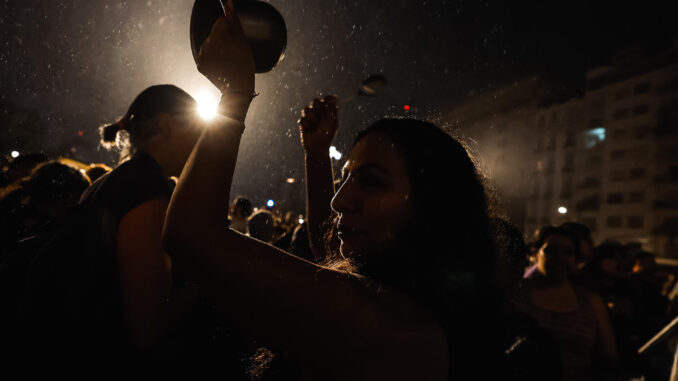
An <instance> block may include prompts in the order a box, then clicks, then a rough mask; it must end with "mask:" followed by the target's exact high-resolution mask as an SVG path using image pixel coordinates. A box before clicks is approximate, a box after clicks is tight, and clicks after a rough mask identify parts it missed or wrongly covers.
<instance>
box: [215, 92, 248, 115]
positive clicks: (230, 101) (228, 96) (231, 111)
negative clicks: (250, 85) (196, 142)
mask: <svg viewBox="0 0 678 381" xmlns="http://www.w3.org/2000/svg"><path fill="white" fill-rule="evenodd" d="M254 96H255V94H245V93H235V92H231V93H223V94H222V95H221V101H220V102H219V107H218V111H219V113H220V114H221V115H224V116H227V117H229V118H233V119H236V120H239V121H241V122H244V121H245V118H246V117H247V111H248V110H249V107H250V103H252V99H253V98H254Z"/></svg>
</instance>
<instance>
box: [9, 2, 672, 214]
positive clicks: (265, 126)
mask: <svg viewBox="0 0 678 381" xmlns="http://www.w3.org/2000/svg"><path fill="white" fill-rule="evenodd" d="M270 3H271V4H273V5H274V6H275V7H276V8H277V9H278V10H279V11H280V12H281V13H282V15H283V16H284V17H285V20H286V22H287V28H288V48H287V52H286V57H285V59H284V60H283V61H282V62H281V63H280V64H279V65H278V66H277V67H276V68H275V69H274V70H273V71H272V72H270V73H267V74H263V75H258V76H257V91H259V92H260V93H261V95H260V96H259V97H257V98H256V100H255V102H254V103H253V106H252V108H251V112H250V116H249V119H248V129H247V131H246V133H245V136H244V140H243V145H242V149H241V156H240V158H239V163H238V167H237V169H236V178H235V182H234V191H233V195H235V194H237V193H242V194H246V195H248V196H250V197H251V198H252V199H253V201H254V202H255V204H261V203H263V202H264V201H265V200H266V199H267V198H268V197H273V196H276V197H277V198H279V199H280V201H281V202H282V204H283V206H284V207H290V208H295V209H298V210H300V208H302V207H303V197H302V196H303V192H302V189H303V183H302V182H301V181H297V182H296V183H295V184H293V185H290V184H287V183H286V182H285V179H286V178H287V177H295V178H297V179H301V178H302V173H303V172H302V169H303V156H302V152H301V148H300V145H299V142H298V132H297V127H296V120H297V119H298V115H299V110H300V109H301V108H302V107H303V106H304V105H305V104H306V103H307V102H308V101H309V100H310V99H311V98H312V97H314V96H317V95H320V94H322V93H336V94H339V95H340V96H342V97H344V98H346V97H349V96H351V95H353V94H354V93H355V91H356V90H357V87H358V85H359V83H360V82H361V81H362V80H363V79H365V78H366V77H367V76H368V75H370V74H373V73H381V74H383V75H385V76H386V77H387V78H388V80H389V86H388V88H387V89H386V91H384V93H383V94H381V95H380V96H379V97H377V98H374V99H367V98H364V97H360V98H356V99H354V100H353V101H351V102H349V103H348V104H344V105H343V107H342V110H341V131H340V133H339V136H338V138H337V141H336V145H337V147H338V148H339V150H340V151H341V152H343V153H345V152H346V151H347V150H348V149H349V148H350V140H351V137H352V136H353V134H354V133H355V132H356V131H358V130H359V129H360V128H362V127H363V126H365V125H366V124H367V123H369V122H371V121H374V120H375V119H378V118H380V117H383V116H386V115H411V116H416V117H422V118H438V117H440V116H441V115H445V114H446V112H447V111H449V110H451V109H452V108H453V107H454V105H455V104H457V103H459V102H462V101H467V100H468V99H472V97H473V96H474V95H479V94H482V93H484V92H487V91H490V90H492V89H493V88H496V87H498V86H501V85H502V84H506V83H510V82H511V81H515V80H517V79H519V78H521V77H523V76H525V75H529V74H533V73H539V74H541V75H544V76H546V77H549V78H552V79H554V80H556V81H559V82H560V83H562V87H563V90H564V92H565V93H569V94H571V95H576V94H578V93H581V92H582V91H583V84H584V71H585V69H587V68H591V67H595V66H598V65H602V64H605V63H606V62H608V61H609V60H610V58H611V56H612V55H613V54H614V53H615V52H617V51H619V50H620V49H624V48H627V47H630V46H634V45H638V44H640V45H643V46H644V47H645V48H646V49H650V50H651V49H654V48H658V47H660V46H664V45H666V44H667V43H669V42H670V41H671V40H672V38H674V37H675V36H676V33H675V32H676V27H675V24H676V20H675V12H673V11H672V6H671V3H672V2H669V1H666V2H612V1H602V2H601V1H598V2H595V1H571V2H563V1H553V2H549V1H521V2H515V1H500V0H491V1H476V0H455V1H445V0H431V1H408V0H389V1H386V0H383V1H382V0H380V1H375V0H373V1H337V0H321V1H318V0H271V1H270ZM191 7H192V1H190V0H185V1H180V0H175V1H158V0H148V1H146V0H134V1H131V0H130V1H105V0H71V1H37V0H27V1H18V0H4V1H2V2H0V47H1V49H0V107H1V108H0V151H1V153H3V154H5V155H8V154H9V153H10V152H11V151H12V150H18V151H20V152H22V153H28V152H33V151H43V152H45V153H47V154H50V155H68V156H71V157H74V158H76V159H80V160H83V161H85V162H93V161H103V162H106V163H108V164H114V163H115V161H116V158H117V156H116V155H115V154H112V153H108V152H105V151H104V150H103V149H102V148H100V147H99V145H98V134H97V128H98V126H100V125H102V124H104V123H107V122H112V121H114V120H115V119H116V118H117V117H119V116H120V115H122V114H123V113H124V112H125V110H126V108H127V106H128V105H129V103H130V102H131V100H132V99H133V98H134V96H135V95H136V94H137V93H139V92H140V91H141V90H143V89H144V88H145V87H147V86H149V85H152V84H157V83H173V84H176V85H178V86H180V87H182V88H184V89H185V90H187V91H188V92H189V93H191V94H193V95H196V94H198V93H201V92H209V93H211V94H212V95H214V96H217V92H216V90H215V89H214V88H213V87H211V86H210V84H209V83H208V82H207V81H206V80H205V79H203V78H202V77H201V76H200V74H199V73H198V72H197V71H196V70H195V67H194V63H193V60H192V57H191V52H190V42H189V38H188V25H189V18H190V11H191ZM405 104H407V105H410V106H411V109H410V110H409V111H405V110H404V109H403V106H404V105H405ZM448 122H453V121H448ZM461 127H462V128H463V126H461Z"/></svg>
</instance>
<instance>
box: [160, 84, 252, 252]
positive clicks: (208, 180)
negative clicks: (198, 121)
mask: <svg viewBox="0 0 678 381" xmlns="http://www.w3.org/2000/svg"><path fill="white" fill-rule="evenodd" d="M248 106H249V99H239V98H237V97H235V98H234V99H224V100H222V103H221V104H220V111H221V112H222V114H224V115H218V116H217V117H216V118H215V119H214V120H213V121H212V123H210V124H209V125H207V126H206V127H205V130H204V131H203V133H202V135H201V137H200V139H199V140H198V143H197V144H196V146H195V148H194V149H193V152H192V153H191V156H190V158H189V159H188V161H187V163H186V165H185V167H184V170H183V171H182V173H181V177H180V179H179V182H178V184H177V187H176V189H175V191H174V193H173V195H172V199H171V201H170V205H169V208H168V212H167V219H166V222H165V237H164V238H165V242H166V243H167V240H168V239H170V240H173V239H184V238H189V237H190V236H192V233H194V232H196V231H199V230H201V229H204V228H205V227H207V226H223V224H224V216H225V215H226V214H227V213H228V201H229V199H230V197H229V193H230V188H231V183H232V179H233V172H234V170H235V164H236V160H237V156H238V149H239V146H240V138H241V134H242V131H243V129H244V124H243V121H244V118H245V114H246V113H247V107H248ZM189 239H190V238H189Z"/></svg>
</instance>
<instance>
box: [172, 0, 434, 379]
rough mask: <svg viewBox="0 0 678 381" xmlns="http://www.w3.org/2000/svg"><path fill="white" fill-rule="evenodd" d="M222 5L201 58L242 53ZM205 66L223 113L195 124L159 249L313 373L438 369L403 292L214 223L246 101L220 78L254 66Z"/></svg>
mask: <svg viewBox="0 0 678 381" xmlns="http://www.w3.org/2000/svg"><path fill="white" fill-rule="evenodd" d="M228 9H229V12H230V16H229V18H228V25H229V28H227V27H226V23H225V22H224V21H223V20H220V21H219V22H218V23H217V25H216V26H215V28H214V29H213V31H212V35H211V37H210V38H211V39H212V40H211V41H210V39H208V42H207V46H203V49H204V52H202V53H205V54H206V57H205V58H206V59H213V58H214V56H213V55H212V54H214V55H217V54H219V53H221V54H223V55H222V56H218V57H217V58H218V59H226V58H227V59H228V60H233V59H242V60H244V61H246V60H247V58H248V57H246V56H247V54H249V50H248V49H247V48H246V44H245V43H244V38H242V34H241V33H242V30H241V29H240V27H239V24H238V22H237V18H236V17H235V16H234V14H233V13H232V4H230V1H229V7H228ZM229 29H230V34H228V33H226V32H227V30H229ZM234 30H235V32H234ZM219 33H222V34H220V35H218V34H219ZM217 35H218V36H217ZM213 37H214V38H213ZM220 40H226V41H220ZM233 40H235V41H233ZM243 44H244V46H243ZM232 50H236V51H235V52H233V51H232ZM215 51H216V52H215ZM202 53H201V55H202ZM249 59H251V56H249ZM250 63H251V61H250ZM206 67H212V65H211V64H209V65H201V66H200V68H201V71H202V72H203V74H205V75H206V76H207V77H208V78H210V79H211V80H212V82H213V83H215V84H217V86H219V84H221V83H222V82H219V80H218V79H219V78H226V80H225V85H223V87H220V89H221V90H222V92H223V93H224V96H223V100H222V103H223V106H224V108H223V109H222V110H224V113H225V114H226V116H225V117H221V118H218V119H217V121H215V122H214V123H213V125H211V126H208V127H207V128H206V129H205V131H204V132H203V135H202V136H201V138H200V140H199V142H198V144H197V145H196V148H195V149H194V151H193V153H192V154H191V157H190V158H189V161H188V163H187V165H186V167H185V168H184V171H183V173H182V175H181V178H180V180H179V184H178V186H177V188H176V190H175V192H174V194H173V196H172V200H171V202H170V207H169V211H168V216H167V219H166V225H165V231H164V243H165V248H166V250H167V251H168V253H170V255H172V256H173V258H174V259H175V260H176V263H177V264H178V265H180V266H182V267H183V269H184V271H185V272H188V273H189V274H190V275H192V278H193V279H194V280H195V281H197V282H198V283H199V284H200V285H201V286H202V287H203V289H204V291H205V292H206V293H207V294H208V296H210V297H211V298H212V300H213V301H214V302H215V303H217V304H218V305H219V306H220V307H221V309H222V310H223V311H225V312H226V313H228V314H229V315H230V316H231V318H232V319H233V320H234V321H235V322H236V323H238V324H239V325H240V326H241V327H243V328H244V329H247V330H250V331H251V332H252V333H254V334H255V335H257V336H258V337H260V338H261V339H262V340H263V341H264V342H265V343H267V345H270V346H271V347H272V349H274V350H275V349H278V348H280V349H284V350H286V351H288V352H289V353H290V354H291V355H292V356H294V357H295V358H297V359H298V360H300V361H301V362H302V363H303V364H304V365H306V366H307V367H308V368H309V369H310V370H311V371H313V372H315V373H316V374H320V375H322V376H321V377H323V378H334V379H413V378H417V379H439V378H443V377H445V375H446V372H447V349H446V348H447V347H446V341H445V337H444V334H443V333H442V329H441V328H440V325H439V324H437V322H436V320H435V319H434V318H433V317H432V316H431V315H430V314H429V313H427V312H426V311H425V310H423V309H421V308H420V307H418V306H417V305H416V303H413V302H412V301H411V300H410V299H409V298H406V297H403V296H401V295H399V294H397V293H394V292H390V291H387V290H383V289H381V288H378V287H370V286H369V285H368V284H367V283H366V282H365V281H364V280H363V279H361V278H359V277H356V276H353V275H350V274H346V273H340V272H336V271H332V270H329V269H326V268H323V267H320V266H317V265H315V264H313V263H311V262H307V261H304V260H302V259H299V258H297V257H294V256H292V255H289V254H287V253H285V252H282V251H280V250H278V249H276V248H274V247H272V246H269V245H266V244H264V243H262V242H260V241H257V240H254V239H251V238H249V237H246V236H243V235H240V234H238V233H237V232H234V231H232V230H230V229H227V228H225V227H224V224H223V218H222V217H223V215H224V214H225V213H226V211H227V209H228V201H227V200H229V190H230V186H231V179H232V176H233V171H234V168H235V162H236V157H237V153H238V147H239V144H240V135H241V131H242V129H243V128H244V125H243V123H242V121H243V120H244V115H245V114H246V111H247V107H248V105H249V98H247V97H242V96H237V95H236V96H233V97H229V96H228V93H229V91H232V90H233V89H235V90H237V91H232V92H233V93H237V94H247V92H248V91H249V90H250V89H247V88H238V87H236V86H240V85H241V84H239V82H235V81H234V82H229V78H233V77H239V78H242V77H243V76H251V77H252V78H253V76H254V72H253V69H252V67H250V66H249V65H243V64H231V65H230V66H229V67H220V68H219V69H218V70H215V71H208V70H205V68H206ZM244 83H247V81H245V82H244ZM252 83H253V81H252Z"/></svg>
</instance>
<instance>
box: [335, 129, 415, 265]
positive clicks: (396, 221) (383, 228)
mask: <svg viewBox="0 0 678 381" xmlns="http://www.w3.org/2000/svg"><path fill="white" fill-rule="evenodd" d="M410 193H411V184H410V179H409V176H408V174H407V169H406V167H405V163H404V162H403V160H402V158H401V157H400V155H399V154H398V151H397V150H396V148H395V147H394V145H393V143H392V142H391V140H390V139H388V138H387V137H386V136H385V135H383V134H380V133H372V134H369V135H367V136H366V137H364V138H363V139H361V140H360V141H359V142H358V144H356V145H355V147H354V148H353V152H351V155H350V157H349V158H348V160H347V162H346V164H345V165H344V169H343V180H342V185H341V187H340V188H339V190H338V191H337V193H336V195H335V196H334V198H333V199H332V209H333V210H334V211H335V212H336V213H337V214H338V215H339V223H338V232H339V234H338V235H339V239H340V240H341V247H340V250H341V254H342V255H343V256H345V257H350V256H355V255H370V254H374V253H382V252H388V251H389V250H391V249H393V248H396V245H397V243H398V240H399V239H402V237H399V234H401V233H402V230H403V227H404V226H405V225H406V224H407V222H408V221H409V220H410V219H411V218H412V216H413V212H414V211H413V210H412V209H413V208H412V200H411V199H410Z"/></svg>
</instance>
